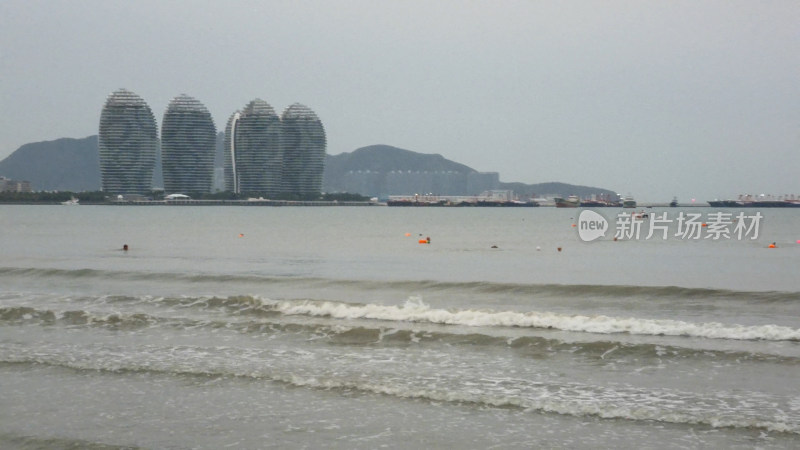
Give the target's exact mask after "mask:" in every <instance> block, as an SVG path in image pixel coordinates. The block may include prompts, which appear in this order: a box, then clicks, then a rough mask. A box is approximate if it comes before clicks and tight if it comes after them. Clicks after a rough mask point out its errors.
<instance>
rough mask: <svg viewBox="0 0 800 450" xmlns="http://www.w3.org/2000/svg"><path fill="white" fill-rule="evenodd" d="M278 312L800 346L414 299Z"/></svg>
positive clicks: (718, 327) (677, 326)
mask: <svg viewBox="0 0 800 450" xmlns="http://www.w3.org/2000/svg"><path fill="white" fill-rule="evenodd" d="M274 308H275V309H276V310H277V311H280V312H281V313H283V314H289V315H292V314H303V315H309V316H327V317H333V318H336V319H374V320H390V321H404V322H429V323H437V324H445V325H465V326H475V327H493V326H494V327H532V328H551V329H557V330H563V331H578V332H587V333H598V334H612V333H629V334H636V335H652V336H661V335H663V336H689V337H701V338H708V339H738V340H768V341H787V340H790V341H800V329H795V328H790V327H786V326H779V325H755V326H747V325H736V324H723V323H718V322H704V323H692V322H684V321H680V320H665V319H642V318H635V317H610V316H605V315H596V316H586V315H566V314H557V313H552V312H537V311H529V312H518V311H492V310H474V309H467V310H458V309H455V310H445V309H437V308H431V307H430V306H428V305H426V304H425V303H424V302H423V301H422V300H421V299H420V298H418V297H412V298H409V299H408V300H407V301H406V303H405V304H403V305H401V306H385V305H376V304H366V305H353V304H347V303H339V302H314V301H300V302H297V301H279V302H276V303H275V304H274Z"/></svg>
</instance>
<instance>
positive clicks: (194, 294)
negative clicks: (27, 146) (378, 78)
mask: <svg viewBox="0 0 800 450" xmlns="http://www.w3.org/2000/svg"><path fill="white" fill-rule="evenodd" d="M692 210H693V211H700V212H702V213H703V214H707V213H709V212H711V211H714V210H710V209H709V210H705V209H702V208H692ZM598 211H599V212H600V213H601V214H604V215H606V217H607V218H608V219H612V218H613V215H614V214H616V213H617V212H619V211H611V210H609V211H608V212H607V211H600V210H598ZM761 213H762V214H763V215H764V218H763V220H762V223H761V230H760V236H759V238H758V239H756V240H749V239H747V240H737V239H723V240H716V241H713V240H710V239H707V240H706V239H703V240H682V239H672V238H670V239H666V240H619V241H613V240H611V239H602V240H600V241H597V242H592V243H584V242H582V241H581V240H580V239H579V237H578V234H577V231H576V229H575V227H573V226H572V224H573V223H575V220H576V214H577V210H564V209H554V208H520V209H494V208H467V209H460V208H453V209H449V208H383V207H367V208H355V207H330V208H325V207H316V208H315V207H309V208H304V207H285V208H270V207H166V206H153V207H121V206H81V207H72V208H66V207H59V206H52V207H51V206H0V250H1V251H2V257H3V260H2V262H0V379H1V380H2V383H3V389H2V390H0V444H2V446H3V447H9V448H64V447H67V448H69V447H70V446H73V447H76V448H83V447H90V448H91V447H94V448H114V447H143V448H223V447H226V446H230V447H239V448H269V447H275V448H287V447H288V448H297V447H308V448H319V447H334V448H377V447H391V448H420V447H429V448H430V447H433V448H437V447H456V446H461V447H470V448H492V447H498V448H530V447H557V448H558V447H568V448H598V447H611V446H618V447H622V448H634V447H635V448H681V447H683V448H697V447H715V448H716V447H720V448H737V447H738V448H752V447H762V448H793V447H796V446H797V442H798V439H800V393H798V391H797V389H796V378H797V375H798V373H800V319H798V317H800V282H799V281H797V277H796V271H797V267H799V266H798V262H800V245H798V244H797V243H795V241H796V240H797V239H798V238H800V235H798V236H796V234H797V233H800V214H798V211H778V210H775V211H769V210H766V211H761ZM428 236H430V237H431V241H432V243H431V244H430V245H427V244H426V245H422V244H418V243H417V241H418V240H419V239H420V238H426V237H428ZM771 242H776V243H777V244H778V248H776V249H768V248H767V244H768V243H771ZM123 244H128V245H129V250H128V251H127V252H125V251H122V250H121V248H122V245H123ZM493 246H495V247H497V248H492V247H493ZM559 247H561V251H558V250H557V249H558V248H559Z"/></svg>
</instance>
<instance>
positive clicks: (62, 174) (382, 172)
mask: <svg viewBox="0 0 800 450" xmlns="http://www.w3.org/2000/svg"><path fill="white" fill-rule="evenodd" d="M223 137H224V134H223V133H219V134H218V135H217V155H216V158H215V164H216V165H217V167H221V165H222V159H223V158H222V141H223ZM0 176H4V177H7V178H11V179H14V180H24V181H29V182H30V183H31V186H32V188H33V189H34V190H37V191H73V192H80V191H98V190H100V189H101V184H100V163H99V157H98V141H97V136H89V137H86V138H83V139H71V138H63V139H57V140H55V141H45V142H36V143H30V144H25V145H23V146H22V147H20V148H19V149H17V150H16V151H15V152H14V153H12V154H11V155H9V156H8V157H7V158H6V159H4V160H2V161H0ZM161 177H162V175H161V155H160V151H159V153H158V155H157V158H156V169H155V173H154V174H153V180H154V183H153V186H156V187H158V186H163V183H162V181H161V180H162V178H161ZM489 189H503V190H513V191H514V192H515V193H516V194H517V195H519V196H520V197H524V198H528V197H532V196H534V195H547V194H551V195H564V196H566V195H578V196H582V197H587V196H590V195H593V194H613V192H612V191H609V190H606V189H601V188H594V187H587V186H574V185H570V184H564V183H540V184H523V183H502V182H500V181H499V174H497V173H494V172H488V173H486V172H478V171H476V170H475V169H472V168H471V167H468V166H465V165H464V164H459V163H457V162H454V161H450V160H448V159H446V158H444V157H443V156H442V155H438V154H424V153H416V152H413V151H410V150H404V149H400V148H397V147H392V146H389V145H371V146H368V147H363V148H359V149H357V150H354V151H353V152H350V153H341V154H339V155H333V156H331V155H327V156H326V158H325V173H324V177H323V190H324V191H325V192H350V193H354V194H362V195H367V196H371V197H375V196H379V197H386V196H388V195H409V194H414V193H434V194H439V195H477V194H480V193H481V192H482V191H485V190H489Z"/></svg>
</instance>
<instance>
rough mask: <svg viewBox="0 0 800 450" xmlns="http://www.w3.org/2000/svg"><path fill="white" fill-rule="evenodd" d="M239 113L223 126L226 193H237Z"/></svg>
mask: <svg viewBox="0 0 800 450" xmlns="http://www.w3.org/2000/svg"><path fill="white" fill-rule="evenodd" d="M240 116H241V111H236V112H235V113H233V114H231V116H230V117H229V118H228V123H227V124H226V125H225V140H224V143H223V147H224V150H223V152H224V163H223V168H224V170H225V190H226V191H228V192H236V193H239V180H238V178H237V177H236V146H235V145H236V139H234V134H235V133H236V125H237V123H238V122H239V117H240Z"/></svg>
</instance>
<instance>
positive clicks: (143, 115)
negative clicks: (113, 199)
mask: <svg viewBox="0 0 800 450" xmlns="http://www.w3.org/2000/svg"><path fill="white" fill-rule="evenodd" d="M157 134H158V133H157V126H156V121H155V118H154V116H153V113H152V111H151V110H150V107H149V106H148V105H147V103H145V102H144V100H142V98H141V97H139V96H138V95H136V94H134V93H133V92H130V91H128V90H125V89H120V90H118V91H115V92H113V93H111V94H110V95H109V96H108V99H107V100H106V104H105V106H104V107H103V110H102V112H101V115H100V134H99V147H100V148H99V155H100V173H101V178H102V186H103V191H106V192H108V193H111V194H116V195H125V194H139V195H143V194H147V193H148V192H150V191H151V190H152V185H151V183H152V177H153V169H154V168H155V160H156V154H157V146H158V136H157ZM215 146H216V127H215V126H214V120H213V119H212V118H211V114H210V113H209V112H208V109H206V107H205V106H203V104H202V103H200V102H199V101H198V100H196V99H194V98H192V97H190V96H188V95H184V94H182V95H179V96H177V97H175V98H173V99H172V101H170V103H169V106H168V107H167V110H166V112H165V113H164V118H163V120H162V123H161V163H162V170H163V177H164V180H163V181H164V190H165V192H166V193H167V194H175V193H208V192H211V190H212V187H213V178H214V156H215ZM325 149H326V140H325V129H324V128H323V126H322V122H321V121H320V120H319V118H318V117H317V115H316V114H315V113H314V112H313V111H312V110H311V109H309V108H308V107H306V106H303V105H301V104H298V103H295V104H293V105H291V106H289V107H288V108H286V110H285V111H284V112H283V114H282V115H281V116H278V115H277V114H276V113H275V110H273V109H272V107H271V106H270V105H269V104H268V103H267V102H265V101H263V100H261V99H255V100H253V101H251V102H250V103H248V104H247V105H245V107H244V108H243V109H242V110H240V111H237V112H235V113H233V114H232V115H231V116H230V119H228V123H227V125H226V127H225V139H224V174H225V190H227V191H231V192H235V193H254V194H255V193H257V194H263V195H277V194H299V195H309V194H315V193H319V192H320V191H321V189H322V173H323V169H324V162H325Z"/></svg>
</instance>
